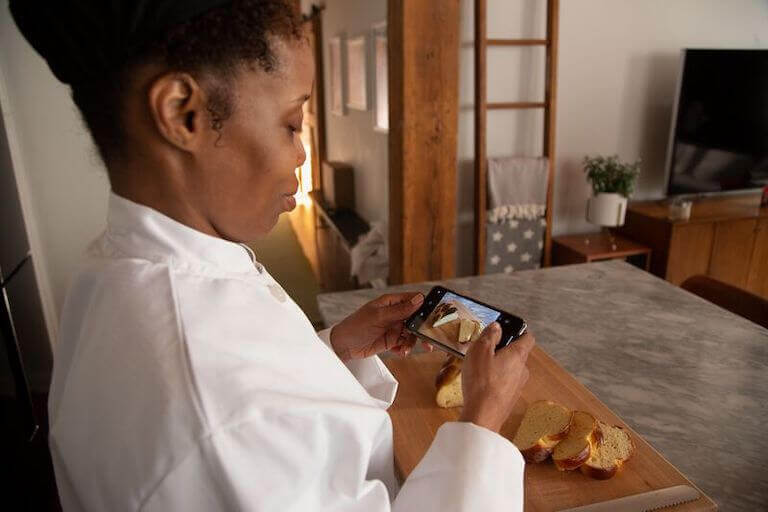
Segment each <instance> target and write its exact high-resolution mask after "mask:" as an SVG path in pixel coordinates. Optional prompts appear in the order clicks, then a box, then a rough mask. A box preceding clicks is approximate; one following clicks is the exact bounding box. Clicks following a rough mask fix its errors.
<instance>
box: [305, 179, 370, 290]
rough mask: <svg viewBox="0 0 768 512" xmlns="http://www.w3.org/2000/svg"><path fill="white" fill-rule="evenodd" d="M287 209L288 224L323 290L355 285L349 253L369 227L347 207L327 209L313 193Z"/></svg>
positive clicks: (350, 287)
mask: <svg viewBox="0 0 768 512" xmlns="http://www.w3.org/2000/svg"><path fill="white" fill-rule="evenodd" d="M310 197H311V199H312V200H311V202H310V203H309V204H300V205H298V206H297V207H296V209H295V210H294V211H293V212H291V214H290V218H291V224H292V225H293V228H294V231H295V232H296V236H297V238H298V239H299V243H300V244H301V248H302V250H303V251H304V255H305V256H306V257H307V259H308V260H309V263H310V265H311V266H312V271H313V272H314V273H315V277H316V278H317V280H318V282H319V283H320V289H321V290H322V291H323V292H337V291H343V290H353V289H355V288H359V286H358V284H357V280H356V279H355V278H353V277H352V275H351V273H350V270H351V266H352V260H351V256H350V252H351V250H352V247H354V246H355V244H356V243H357V241H358V239H359V238H360V237H361V236H363V235H364V234H365V233H367V232H368V230H369V229H370V226H369V225H368V223H367V222H366V221H365V220H363V219H362V218H360V217H359V216H358V215H357V214H356V213H355V212H353V211H351V210H343V209H340V210H334V209H331V208H328V207H327V206H326V205H325V204H324V203H323V201H322V200H320V199H319V197H318V195H317V194H316V193H315V192H310Z"/></svg>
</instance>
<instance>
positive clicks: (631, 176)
mask: <svg viewBox="0 0 768 512" xmlns="http://www.w3.org/2000/svg"><path fill="white" fill-rule="evenodd" d="M584 173H585V174H586V175H587V181H588V182H589V183H590V185H592V192H593V196H592V197H590V198H589V201H588V202H587V220H588V221H589V222H591V223H592V224H596V225H598V226H622V225H623V224H624V217H625V215H626V213H627V199H628V198H629V196H630V195H632V192H634V190H635V182H636V181H637V177H638V176H639V175H640V160H637V161H636V162H634V163H631V164H630V163H625V162H621V161H619V157H618V155H613V156H609V157H604V156H595V157H590V156H586V157H584Z"/></svg>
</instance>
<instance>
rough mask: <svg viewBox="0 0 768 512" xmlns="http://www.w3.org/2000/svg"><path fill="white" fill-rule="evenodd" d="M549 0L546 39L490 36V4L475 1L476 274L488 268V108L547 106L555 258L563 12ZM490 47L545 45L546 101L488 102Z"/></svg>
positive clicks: (548, 234)
mask: <svg viewBox="0 0 768 512" xmlns="http://www.w3.org/2000/svg"><path fill="white" fill-rule="evenodd" d="M546 2H547V33H546V39H488V38H487V3H486V0H475V273H476V274H482V273H483V272H484V270H485V251H486V247H485V236H486V235H485V228H486V226H485V224H486V210H487V203H488V197H487V194H488V191H487V188H486V187H487V163H488V155H487V146H486V144H487V136H486V135H487V126H486V118H487V111H488V110H489V109H491V110H498V109H544V151H543V153H544V155H543V156H545V157H547V160H548V166H547V167H548V168H547V174H548V178H547V203H546V222H547V226H546V228H545V231H544V254H543V262H542V263H543V265H544V266H549V265H550V263H551V258H552V196H553V187H554V175H555V101H556V97H557V33H558V20H559V13H560V1H559V0H546ZM489 46H544V47H545V48H546V59H547V62H546V79H545V91H544V101H543V102H530V101H520V102H508V103H488V101H487V87H488V80H487V74H488V73H487V59H486V55H487V50H488V47H489Z"/></svg>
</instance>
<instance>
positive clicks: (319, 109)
mask: <svg viewBox="0 0 768 512" xmlns="http://www.w3.org/2000/svg"><path fill="white" fill-rule="evenodd" d="M311 23H312V34H313V37H314V41H313V43H312V47H313V50H314V55H315V91H314V94H313V99H312V111H313V114H314V121H315V125H314V129H315V138H316V141H315V142H316V144H315V145H316V147H315V151H316V153H317V156H313V161H314V162H316V163H313V165H312V184H313V186H314V187H316V189H317V190H321V189H322V183H323V177H322V167H323V162H324V161H325V156H326V154H327V153H326V143H325V130H326V128H325V126H326V125H325V80H323V9H322V8H318V7H317V6H314V5H313V6H312V14H311Z"/></svg>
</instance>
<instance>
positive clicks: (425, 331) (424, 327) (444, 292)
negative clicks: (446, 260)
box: [405, 286, 528, 358]
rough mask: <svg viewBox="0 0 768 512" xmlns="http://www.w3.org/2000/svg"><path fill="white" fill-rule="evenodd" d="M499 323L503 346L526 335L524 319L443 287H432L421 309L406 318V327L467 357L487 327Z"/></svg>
mask: <svg viewBox="0 0 768 512" xmlns="http://www.w3.org/2000/svg"><path fill="white" fill-rule="evenodd" d="M493 322H498V323H499V325H500V326H501V341H500V342H499V344H498V345H496V350H499V349H502V348H504V347H506V346H507V345H509V344H510V343H512V342H514V341H516V340H517V339H518V338H520V337H521V336H522V335H523V334H525V331H526V329H528V326H527V325H526V324H525V322H524V321H523V319H522V318H520V317H518V316H515V315H513V314H511V313H507V312H506V311H501V310H499V309H496V308H494V307H493V306H489V305H488V304H485V303H483V302H480V301H479V300H475V299H472V298H469V297H467V296H466V295H462V294H460V293H456V292H454V291H452V290H449V289H447V288H443V287H442V286H435V287H434V288H432V289H431V290H430V291H429V293H428V294H427V296H426V297H424V303H423V304H422V306H421V308H419V310H418V311H416V312H415V313H414V314H413V315H411V316H410V318H408V320H406V321H405V327H406V328H407V329H408V330H409V331H410V332H412V333H413V334H415V335H416V336H418V337H419V338H422V339H424V340H425V341H427V342H428V343H430V344H432V345H434V346H435V347H437V348H439V349H441V350H444V351H446V352H448V353H449V354H453V355H455V356H458V357H462V358H463V357H464V356H465V355H466V353H467V351H468V350H469V347H470V345H471V344H472V342H473V341H475V340H476V339H477V338H478V337H479V336H480V333H481V332H483V329H485V327H486V326H488V325H489V324H491V323H493Z"/></svg>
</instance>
